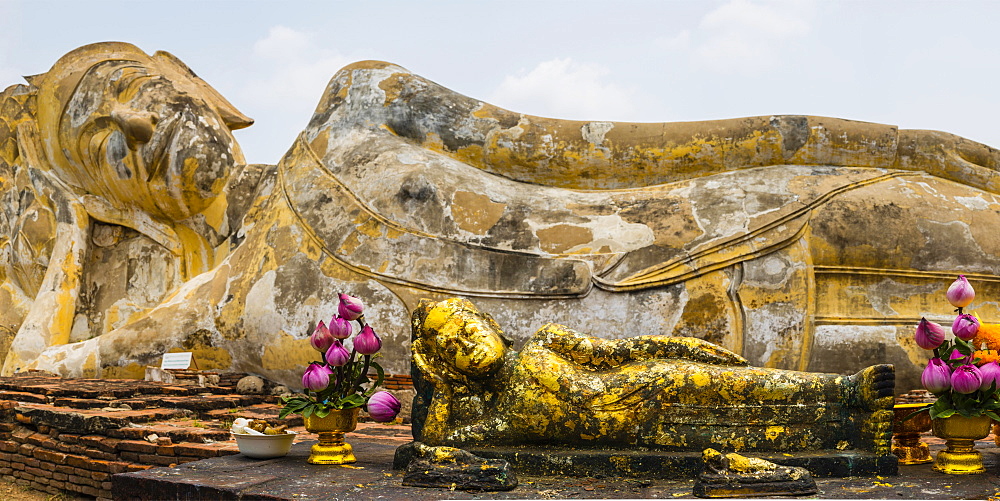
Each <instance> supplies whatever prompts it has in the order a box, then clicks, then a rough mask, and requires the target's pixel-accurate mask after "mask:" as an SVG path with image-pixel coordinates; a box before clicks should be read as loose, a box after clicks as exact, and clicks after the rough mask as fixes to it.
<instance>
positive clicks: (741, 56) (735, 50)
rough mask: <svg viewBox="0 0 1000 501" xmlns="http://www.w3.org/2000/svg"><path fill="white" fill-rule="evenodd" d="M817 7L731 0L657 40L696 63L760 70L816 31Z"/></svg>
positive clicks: (732, 70) (777, 0) (727, 70)
mask: <svg viewBox="0 0 1000 501" xmlns="http://www.w3.org/2000/svg"><path fill="white" fill-rule="evenodd" d="M814 13H815V5H814V3H813V2H812V1H804V0H796V1H790V0H730V1H729V2H727V3H725V4H723V5H721V6H719V7H718V8H716V9H714V10H712V11H710V12H709V13H707V14H706V15H705V16H704V17H702V19H701V21H700V22H699V23H698V26H697V27H696V28H695V29H694V30H682V31H680V32H679V33H678V34H677V35H675V36H673V37H666V38H660V39H658V40H657V45H658V46H659V47H660V48H661V49H663V50H665V51H668V52H684V53H687V54H689V55H690V57H691V62H692V65H693V66H694V67H696V68H701V69H706V70H709V71H711V72H714V73H722V74H742V75H756V74H760V73H763V72H766V71H769V70H772V69H775V68H778V67H780V66H781V65H782V63H783V62H784V61H783V58H784V57H785V55H786V54H787V53H788V49H789V47H790V46H791V45H793V44H794V43H795V42H796V41H797V40H801V39H802V38H804V37H806V36H808V35H809V34H810V32H811V30H812V19H813V17H814Z"/></svg>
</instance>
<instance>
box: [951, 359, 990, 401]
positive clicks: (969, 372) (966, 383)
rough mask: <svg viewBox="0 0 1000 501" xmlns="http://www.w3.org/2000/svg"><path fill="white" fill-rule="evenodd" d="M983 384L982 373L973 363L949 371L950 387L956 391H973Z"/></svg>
mask: <svg viewBox="0 0 1000 501" xmlns="http://www.w3.org/2000/svg"><path fill="white" fill-rule="evenodd" d="M982 385H983V374H982V373H981V372H980V371H979V368H978V367H976V366H975V365H963V366H961V367H958V368H956V369H955V371H954V372H952V373H951V389H953V390H955V391H956V392H958V393H965V394H968V393H974V392H975V391H976V390H978V389H979V387H980V386H982Z"/></svg>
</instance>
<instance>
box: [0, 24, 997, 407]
mask: <svg viewBox="0 0 1000 501" xmlns="http://www.w3.org/2000/svg"><path fill="white" fill-rule="evenodd" d="M111 82H114V83H111ZM249 123H250V120H249V119H248V118H247V117H245V116H243V115H241V114H240V113H239V112H238V111H237V110H236V109H235V107H233V106H232V105H231V104H230V103H228V102H226V101H225V99H223V98H222V97H221V96H219V95H218V93H217V92H216V91H215V90H213V89H212V88H211V87H209V86H208V84H206V83H205V82H203V81H202V80H200V79H198V78H197V77H195V76H194V75H193V73H191V71H190V70H189V69H188V68H187V67H185V66H184V65H183V64H182V63H180V62H179V61H177V60H176V58H174V57H173V56H171V55H169V54H166V53H157V54H154V55H153V56H149V55H146V54H145V53H143V52H142V51H140V50H138V49H137V48H135V47H133V46H131V45H128V44H123V43H106V44H96V45H92V46H87V47H83V48H80V49H78V50H76V51H74V52H72V53H70V54H69V55H67V56H65V57H64V58H62V59H60V61H58V62H57V63H56V65H55V66H53V68H52V69H51V70H50V71H49V72H47V73H45V74H44V75H41V76H38V77H33V78H31V79H30V84H29V85H16V86H12V87H9V88H7V89H6V90H5V91H3V93H0V212H2V216H3V217H0V260H2V266H0V353H7V356H6V359H5V362H4V369H3V370H4V371H5V373H6V374H10V373H12V372H14V371H15V370H17V369H22V370H23V369H26V368H29V367H35V368H46V369H49V370H53V371H56V372H58V373H60V374H64V375H71V376H102V377H123V376H128V377H141V376H142V372H143V367H144V366H146V365H156V362H157V360H158V357H159V356H160V355H162V353H164V352H166V351H169V350H175V349H181V350H185V351H194V352H195V358H196V359H197V360H198V361H199V364H200V367H201V368H203V369H229V370H237V371H244V372H254V373H258V374H261V375H263V376H265V377H267V378H268V379H270V380H274V381H279V382H282V383H284V384H286V385H290V386H293V387H297V386H298V381H299V376H300V373H301V370H302V367H303V366H304V364H305V363H307V362H309V361H311V360H312V359H314V358H315V355H314V353H313V352H312V351H311V348H310V347H309V345H308V342H307V341H306V339H305V338H306V336H307V334H308V333H309V332H310V331H311V330H312V329H311V328H312V327H313V325H314V324H315V322H316V321H317V320H319V319H321V318H328V317H330V316H332V315H333V314H334V313H335V311H336V303H337V301H336V294H337V293H338V292H346V293H349V294H352V295H355V296H358V297H362V298H364V300H365V302H366V304H367V305H369V311H368V315H367V316H368V318H369V320H370V321H372V322H375V325H374V327H375V328H376V329H377V330H378V331H379V332H380V334H381V335H382V337H383V340H384V341H385V342H384V347H385V348H384V354H385V357H384V359H383V360H382V362H383V363H384V365H385V366H386V369H387V370H388V371H389V372H396V373H400V372H405V371H406V368H407V367H406V366H407V364H408V352H407V348H408V346H407V342H408V334H407V327H408V322H409V317H408V312H409V311H411V310H412V309H413V308H415V307H416V305H417V303H418V301H419V300H420V299H421V298H432V299H435V300H441V299H445V298H447V297H451V296H463V297H470V298H476V300H477V301H478V303H479V304H480V305H481V306H482V307H483V308H485V309H487V310H489V311H492V312H494V314H495V315H496V316H497V319H498V320H499V321H500V323H501V324H502V325H504V326H505V327H506V328H507V329H508V330H509V331H510V332H511V333H513V335H514V336H515V337H514V339H513V341H514V342H515V343H524V342H527V341H528V338H529V336H530V333H531V332H534V331H535V330H537V328H538V326H539V325H541V324H542V323H543V322H546V321H554V322H559V323H563V324H567V325H583V324H586V325H588V328H589V329H591V330H592V332H606V333H609V334H608V337H616V336H619V334H615V333H617V332H620V331H621V330H622V329H623V326H627V329H628V331H629V334H632V333H635V334H639V333H642V334H667V335H677V336H692V337H698V338H702V339H705V340H708V341H710V342H713V343H715V344H718V345H721V346H723V347H725V348H727V349H729V350H731V351H733V352H735V353H739V354H741V355H742V356H743V357H745V358H746V359H748V360H749V361H750V362H751V363H752V364H754V365H759V366H767V367H776V368H783V369H795V370H813V371H829V372H838V373H842V374H847V373H851V372H854V371H856V370H857V369H858V368H859V367H862V366H866V365H872V364H875V363H885V362H889V363H893V364H895V365H896V366H897V368H898V371H899V377H900V381H901V384H900V387H901V388H903V389H910V388H913V387H916V386H917V379H918V376H919V371H920V367H919V366H920V364H919V360H921V359H922V355H923V354H922V352H921V351H920V350H919V348H918V347H916V345H915V344H914V343H913V342H912V341H911V340H910V332H911V330H912V325H914V324H915V323H916V321H917V320H918V319H919V318H920V317H921V316H929V317H931V318H935V317H940V318H937V320H944V319H945V318H946V317H947V316H948V315H949V314H950V313H951V312H949V311H947V310H941V309H939V308H938V305H939V304H940V301H939V299H940V297H941V295H942V294H943V291H944V289H945V287H947V284H948V283H950V281H951V279H952V278H953V277H954V275H956V274H957V273H959V272H964V273H965V274H966V275H967V276H968V277H969V278H970V280H971V281H972V282H973V283H974V285H975V287H976V289H977V291H979V293H980V296H979V297H982V298H992V297H1000V279H998V276H1000V236H998V235H997V233H996V232H994V231H992V230H991V228H994V227H997V226H998V225H1000V199H997V198H996V194H997V193H1000V176H998V175H997V167H998V165H1000V154H998V153H997V152H996V151H995V150H993V149H992V148H989V147H987V146H984V145H981V144H977V143H974V142H972V141H968V140H966V139H963V138H960V137H956V136H953V135H950V134H946V133H941V132H934V131H915V130H899V129H897V128H896V127H894V126H890V125H880V124H870V123H862V122H854V121H849V120H842V119H835V118H824V117H809V116H768V117H748V118H741V119H731V120H714V121H706V122H687V123H660V124H632V123H616V122H583V121H567V120H554V119H544V118H539V117H533V116H529V115H523V114H518V113H515V112H511V111H508V110H503V109H500V108H497V107H495V106H492V105H489V104H487V103H483V102H481V101H478V100H475V99H471V98H468V97H465V96H462V95H459V94H457V93H455V92H452V91H450V90H448V89H446V88H444V87H442V86H440V85H437V84H435V83H433V82H431V81H429V80H426V79H424V78H422V77H419V76H417V75H414V74H412V73H410V72H408V71H407V70H405V69H404V68H401V67H399V66H395V65H392V64H389V63H384V62H375V61H366V62H360V63H355V64H352V65H350V66H347V67H345V68H344V69H343V70H341V71H339V72H338V73H337V74H336V75H334V77H333V79H332V80H331V82H330V85H329V86H328V88H327V89H326V91H325V93H324V95H323V96H322V99H321V102H320V104H319V106H318V108H317V113H316V114H315V115H314V116H313V118H312V120H311V121H310V123H309V125H308V127H307V128H306V130H305V131H303V133H302V134H301V135H300V137H299V139H298V140H297V141H296V143H295V144H294V145H292V148H291V149H290V150H289V152H288V154H287V155H286V156H285V158H283V159H282V161H281V162H280V164H279V165H278V166H263V165H245V162H244V161H243V158H242V154H241V153H240V150H239V147H238V145H237V144H236V143H235V140H234V139H233V137H232V134H231V130H232V129H236V128H239V127H244V126H247V125H249ZM189 124H190V126H189ZM873 228H875V229H877V231H873ZM989 301H990V300H989V299H987V300H986V301H982V302H980V303H974V304H973V305H972V309H974V310H975V311H977V312H978V313H980V315H981V316H982V317H983V318H984V320H987V321H992V320H993V319H994V317H1000V309H998V306H997V305H996V304H995V302H989ZM8 348H9V349H8Z"/></svg>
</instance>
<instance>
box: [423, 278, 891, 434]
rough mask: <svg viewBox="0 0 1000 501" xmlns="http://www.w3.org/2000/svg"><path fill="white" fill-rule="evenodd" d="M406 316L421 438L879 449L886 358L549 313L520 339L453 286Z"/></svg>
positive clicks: (885, 414) (885, 415)
mask: <svg viewBox="0 0 1000 501" xmlns="http://www.w3.org/2000/svg"><path fill="white" fill-rule="evenodd" d="M412 320H413V344H412V354H413V366H414V376H415V379H414V381H415V384H416V386H417V392H418V395H417V397H416V400H415V404H414V415H413V420H414V422H413V429H414V439H415V440H419V441H422V442H424V443H426V444H431V445H451V446H483V445H486V446H491V445H528V444H546V445H569V446H573V447H587V446H591V447H613V448H630V447H646V448H652V449H661V450H667V451H701V450H702V449H704V448H706V447H721V448H724V449H726V450H737V451H741V450H742V451H806V450H833V449H841V450H843V449H852V450H864V451H869V452H873V453H876V454H887V453H888V451H889V439H890V436H891V420H892V395H893V387H894V372H893V367H892V366H891V365H876V366H872V367H868V368H866V369H863V370H862V371H860V372H858V373H857V374H854V375H851V376H842V375H836V374H822V373H810V372H799V371H790V370H780V369H769V368H761V367H750V366H748V365H747V362H746V360H745V359H743V357H741V356H739V355H737V354H735V353H733V352H730V351H728V350H726V349H724V348H721V347H719V346H716V345H714V344H711V343H709V342H707V341H703V340H700V339H696V338H687V337H669V336H656V335H645V336H637V337H629V338H622V339H600V338H596V337H591V336H587V335H584V334H580V333H578V332H576V331H573V330H572V329H569V328H567V327H564V326H561V325H556V324H548V325H546V326H544V327H542V328H541V329H540V330H539V331H538V332H537V333H535V335H534V336H533V337H532V338H531V339H530V340H529V341H528V342H527V343H526V344H525V345H524V347H523V348H522V349H521V351H520V352H517V351H514V350H512V349H511V342H510V340H509V339H508V338H507V337H506V336H505V335H504V333H503V331H502V330H501V329H500V326H499V325H497V323H496V322H495V321H494V320H493V318H492V317H491V316H490V315H489V314H487V313H483V312H480V311H479V310H477V309H476V307H475V306H474V305H473V304H472V303H471V302H469V301H467V300H464V299H458V298H454V299H447V300H444V301H441V302H437V303H434V302H431V301H427V300H425V301H423V302H421V304H420V305H419V306H418V307H417V308H416V310H415V311H414V312H413V317H412Z"/></svg>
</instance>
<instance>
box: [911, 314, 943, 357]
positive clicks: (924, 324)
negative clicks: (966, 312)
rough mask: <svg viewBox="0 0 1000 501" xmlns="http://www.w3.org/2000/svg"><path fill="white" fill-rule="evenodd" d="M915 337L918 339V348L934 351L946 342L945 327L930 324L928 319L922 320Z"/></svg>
mask: <svg viewBox="0 0 1000 501" xmlns="http://www.w3.org/2000/svg"><path fill="white" fill-rule="evenodd" d="M914 337H915V338H916V339H917V346H919V347H921V348H923V349H925V350H933V349H934V348H937V347H938V346H941V343H943V342H944V327H941V326H940V325H938V324H936V323H934V322H929V321H927V319H926V318H921V319H920V323H919V324H917V332H916V334H914Z"/></svg>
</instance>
